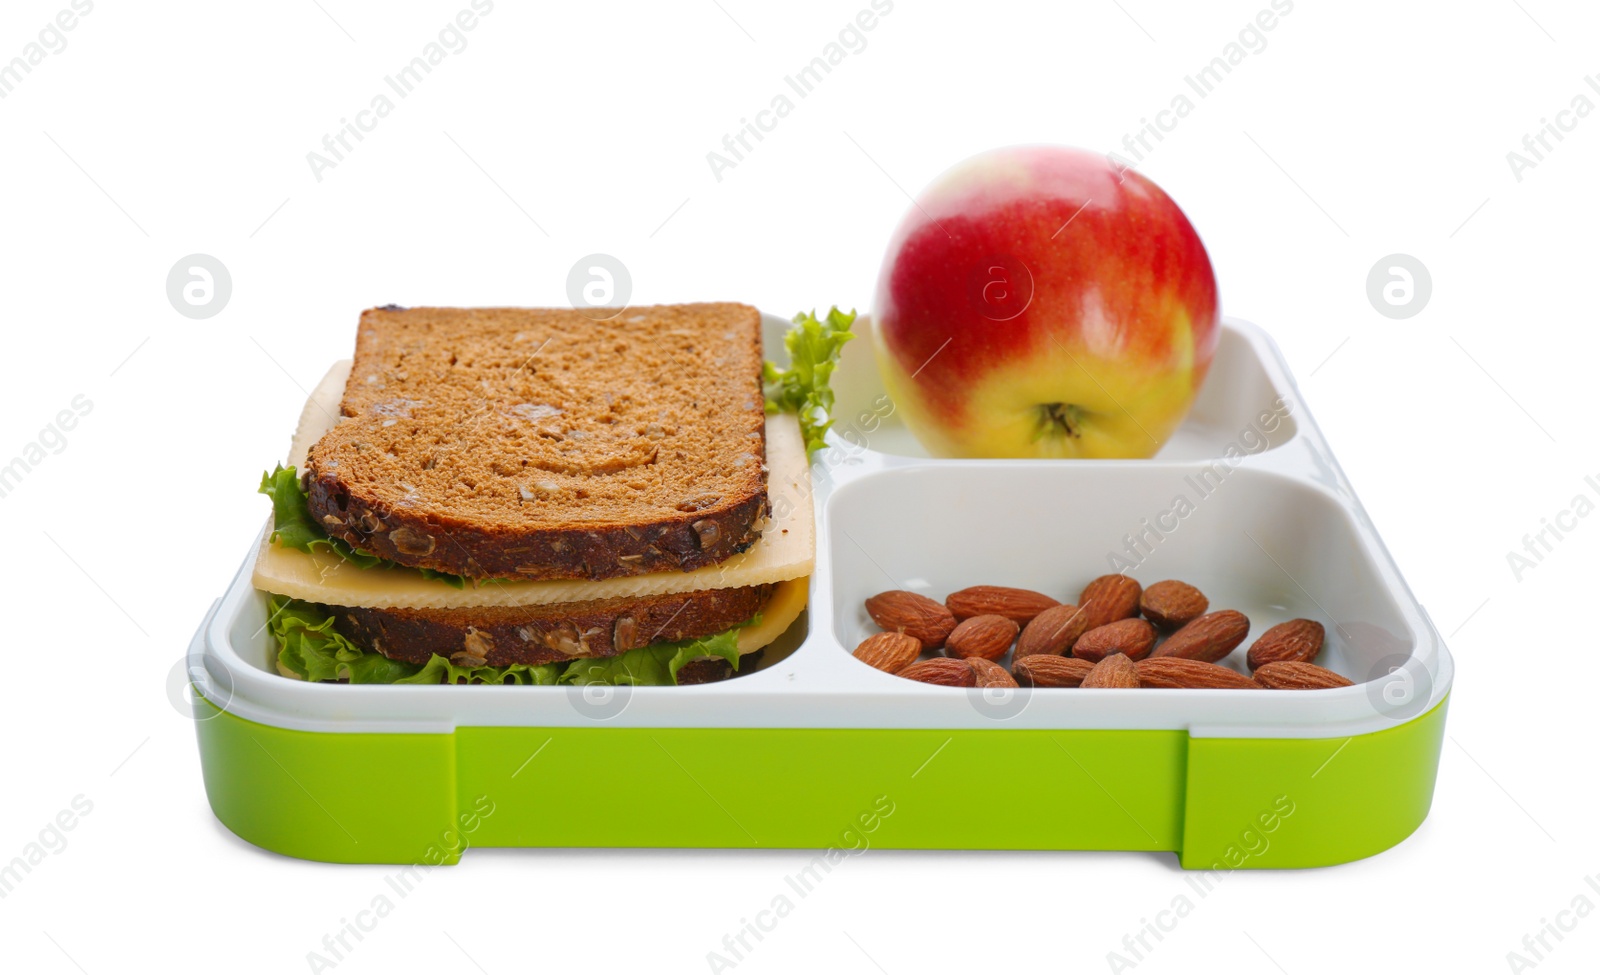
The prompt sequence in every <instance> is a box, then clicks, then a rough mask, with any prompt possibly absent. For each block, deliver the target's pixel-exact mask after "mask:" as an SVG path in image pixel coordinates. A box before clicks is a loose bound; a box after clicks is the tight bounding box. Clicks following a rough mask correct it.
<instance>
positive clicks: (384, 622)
mask: <svg viewBox="0 0 1600 975" xmlns="http://www.w3.org/2000/svg"><path fill="white" fill-rule="evenodd" d="M774 588H775V587H773V586H771V585H764V586H745V587H741V588H736V589H701V590H696V591H694V592H685V593H667V594H664V595H659V596H630V597H623V598H616V599H593V600H587V601H585V602H577V603H557V604H555V605H548V606H492V607H474V608H470V609H368V608H359V607H351V606H334V607H328V611H329V612H330V613H332V614H333V616H334V628H335V629H336V630H338V631H339V632H340V633H341V634H343V635H344V636H345V638H346V639H348V640H349V641H350V642H351V643H354V644H355V645H356V646H358V647H361V648H363V649H366V650H375V651H377V652H378V653H381V654H383V655H384V656H386V657H390V658H392V659H395V660H405V661H409V662H411V663H418V664H421V663H427V662H428V660H429V658H431V657H432V656H433V655H434V654H436V653H437V654H441V655H443V656H446V657H449V658H450V662H451V663H454V664H456V665H457V666H463V667H465V666H475V667H478V666H483V665H485V664H487V665H489V666H491V667H504V666H507V665H508V664H547V663H555V662H557V661H562V660H571V659H574V658H578V657H612V656H616V655H617V654H619V653H622V652H624V651H627V650H632V649H634V648H635V647H642V646H646V645H648V644H651V643H671V642H674V641H677V640H690V639H694V638H697V637H703V636H711V635H712V634H714V633H721V632H722V631H723V630H727V629H730V628H732V627H735V626H738V625H739V624H741V623H745V622H747V621H749V620H750V618H751V617H753V616H755V615H756V613H758V612H760V611H761V608H762V607H763V606H765V605H766V604H767V600H768V599H769V598H770V597H771V596H772V591H773V589H774Z"/></svg>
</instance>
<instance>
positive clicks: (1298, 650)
mask: <svg viewBox="0 0 1600 975" xmlns="http://www.w3.org/2000/svg"><path fill="white" fill-rule="evenodd" d="M1322 637H1323V631H1322V624H1321V623H1318V622H1316V621H1315V620H1290V621H1289V622H1287V623H1279V624H1278V625H1277V626H1274V627H1272V628H1271V629H1269V630H1267V632H1265V633H1263V634H1261V636H1260V637H1258V638H1257V639H1256V642H1254V643H1252V644H1250V653H1249V655H1248V657H1247V658H1246V659H1247V660H1248V662H1249V664H1250V669H1251V670H1255V669H1256V668H1257V667H1260V666H1261V665H1263V664H1270V663H1277V662H1279V661H1284V660H1293V661H1297V662H1299V663H1303V664H1308V663H1310V662H1311V661H1313V660H1315V659H1317V654H1319V653H1321V652H1322Z"/></svg>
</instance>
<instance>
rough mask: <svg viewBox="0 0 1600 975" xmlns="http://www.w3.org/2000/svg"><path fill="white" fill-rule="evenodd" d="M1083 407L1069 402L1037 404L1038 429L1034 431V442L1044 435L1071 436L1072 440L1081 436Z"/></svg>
mask: <svg viewBox="0 0 1600 975" xmlns="http://www.w3.org/2000/svg"><path fill="white" fill-rule="evenodd" d="M1082 428H1083V409H1082V408H1081V407H1078V406H1074V405H1073V404H1071V403H1041V404H1040V405H1039V429H1038V430H1037V431H1036V432H1035V433H1034V435H1033V439H1034V441H1035V442H1037V441H1039V440H1041V439H1043V438H1044V437H1071V438H1072V439H1073V440H1076V439H1078V438H1079V437H1081V436H1083V432H1082Z"/></svg>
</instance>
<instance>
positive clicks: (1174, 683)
mask: <svg viewBox="0 0 1600 975" xmlns="http://www.w3.org/2000/svg"><path fill="white" fill-rule="evenodd" d="M1134 669H1135V670H1137V671H1138V673H1139V684H1140V685H1141V686H1143V687H1189V688H1218V689H1233V688H1237V689H1239V690H1247V691H1248V690H1256V689H1258V688H1260V686H1261V685H1260V684H1257V683H1256V682H1255V681H1253V680H1251V679H1250V678H1248V677H1246V676H1245V675H1243V674H1241V673H1239V672H1238V671H1237V670H1234V669H1232V668H1231V667H1224V666H1222V665H1221V664H1208V663H1206V662H1205V661H1204V660H1185V659H1184V658H1182V657H1151V658H1150V659H1149V660H1141V661H1139V662H1138V663H1136V664H1134Z"/></svg>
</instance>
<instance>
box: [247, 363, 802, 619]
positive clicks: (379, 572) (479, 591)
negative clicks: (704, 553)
mask: <svg viewBox="0 0 1600 975" xmlns="http://www.w3.org/2000/svg"><path fill="white" fill-rule="evenodd" d="M349 372H350V364H349V361H348V360H346V361H344V362H341V363H336V364H335V365H334V367H333V369H331V370H329V372H328V375H327V376H326V377H325V378H324V379H323V380H322V382H321V383H319V384H318V385H317V388H316V389H315V390H314V391H313V392H312V394H311V398H310V399H309V400H308V401H307V403H306V407H305V410H304V411H303V412H302V413H301V416H300V429H299V430H298V431H297V432H296V433H295V437H294V442H293V444H292V445H291V446H290V448H289V462H290V463H291V464H294V466H295V467H296V468H297V469H299V468H302V467H303V466H304V464H305V457H306V452H307V451H308V450H309V449H310V446H311V445H312V444H314V443H316V442H317V441H318V440H319V439H321V438H322V435H323V434H325V433H327V432H328V430H330V429H332V428H333V425H334V423H336V422H337V417H338V409H339V399H340V398H341V396H342V395H343V391H344V380H345V378H346V377H347V376H348V375H349ZM767 468H768V471H767V497H768V500H769V501H770V502H771V505H772V517H771V518H770V519H768V525H767V527H766V528H765V529H764V530H763V532H762V534H761V537H760V538H758V539H757V540H756V543H755V544H754V545H752V546H750V548H749V549H747V550H745V551H744V552H742V553H740V554H738V555H735V556H733V557H732V558H730V559H727V560H725V561H723V562H720V563H718V564H716V565H708V566H705V567H703V568H700V569H695V570H694V571H693V572H652V573H648V574H646V575H637V576H626V577H623V578H620V579H602V580H598V581H594V580H589V579H551V580H514V581H506V580H485V581H483V582H480V583H478V584H477V585H473V584H471V583H468V585H467V587H466V588H465V589H456V588H453V587H452V586H450V585H449V584H447V583H445V582H442V581H440V580H438V579H424V578H423V577H422V574H421V573H419V572H417V571H416V570H415V569H408V568H405V567H401V566H395V567H393V568H382V569H362V568H358V567H357V566H355V565H352V564H350V563H349V562H346V561H344V560H343V559H341V558H339V557H338V556H337V555H333V554H331V553H327V552H319V553H315V554H311V553H307V552H299V551H296V550H294V549H288V548H284V547H282V546H280V545H275V544H273V543H272V542H271V541H270V538H271V532H272V526H271V524H270V523H269V524H268V525H267V527H266V529H265V530H263V532H262V535H261V543H260V549H259V551H258V553H257V556H256V564H255V572H254V575H253V577H252V583H253V584H254V586H255V588H257V589H260V590H263V591H265V592H271V593H277V594H279V595H282V596H289V597H291V598H293V599H304V600H307V601H309V602H315V603H324V604H327V605H330V606H369V607H374V608H380V609H392V608H397V607H408V608H414V609H455V608H460V607H470V606H534V605H547V604H550V603H569V602H577V601H579V600H583V599H608V598H611V597H616V596H649V595H658V594H661V593H670V592H689V591H692V590H695V589H731V588H735V587H739V586H758V585H763V584H765V583H770V582H784V581H786V580H789V579H799V578H801V577H803V576H808V575H810V574H811V568H812V565H813V564H814V562H815V560H816V543H815V539H816V521H815V518H814V516H813V514H812V508H811V501H812V499H811V468H810V465H809V464H808V463H807V461H806V451H805V443H804V442H803V440H802V438H801V436H800V424H799V422H798V421H797V420H796V419H795V418H794V416H792V415H790V414H780V415H778V416H769V417H767ZM801 591H802V592H804V587H802V590H801ZM775 598H776V597H775Z"/></svg>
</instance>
